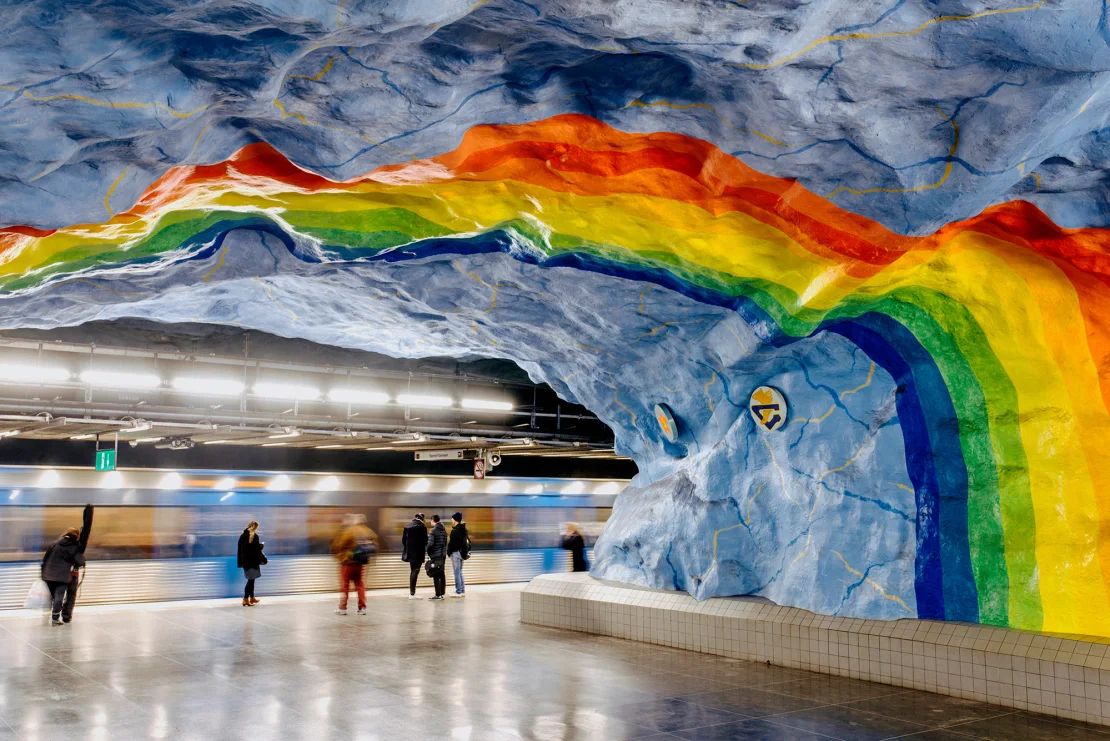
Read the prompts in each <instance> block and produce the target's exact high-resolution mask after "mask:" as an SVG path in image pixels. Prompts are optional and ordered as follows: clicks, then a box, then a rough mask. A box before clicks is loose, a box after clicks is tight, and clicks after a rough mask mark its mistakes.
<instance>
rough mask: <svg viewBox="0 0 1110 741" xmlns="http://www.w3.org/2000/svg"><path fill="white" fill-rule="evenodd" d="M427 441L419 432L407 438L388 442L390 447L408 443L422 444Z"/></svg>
mask: <svg viewBox="0 0 1110 741" xmlns="http://www.w3.org/2000/svg"><path fill="white" fill-rule="evenodd" d="M425 440H427V438H426V437H424V434H423V433H421V432H414V433H412V434H411V435H409V436H408V437H404V438H400V439H398V440H390V442H389V444H390V445H405V444H408V443H422V442H424V441H425Z"/></svg>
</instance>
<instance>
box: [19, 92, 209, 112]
mask: <svg viewBox="0 0 1110 741" xmlns="http://www.w3.org/2000/svg"><path fill="white" fill-rule="evenodd" d="M9 87H10V86H9ZM12 89H17V88H12ZM22 95H23V97H24V98H27V99H28V100H31V101H34V102H35V103H52V102H54V101H56V100H69V101H74V102H76V103H85V104H87V105H92V106H97V107H99V108H111V109H112V110H133V109H143V108H154V109H155V110H159V111H165V112H167V113H169V114H170V115H171V116H173V117H174V118H180V119H186V118H192V117H193V116H195V115H197V114H198V113H201V112H203V111H205V110H207V109H208V104H207V103H206V104H204V105H202V106H200V107H198V108H194V109H193V110H191V111H179V110H176V109H174V108H171V107H169V106H168V105H166V104H164V103H147V102H143V101H113V100H101V99H99V98H92V97H90V96H88V95H79V94H77V93H59V94H57V95H41V96H40V95H35V94H33V93H32V92H31V91H30V90H24V91H23V93H22Z"/></svg>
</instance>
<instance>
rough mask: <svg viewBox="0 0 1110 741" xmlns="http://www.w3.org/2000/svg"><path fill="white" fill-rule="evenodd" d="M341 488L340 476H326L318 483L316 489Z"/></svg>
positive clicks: (333, 489)
mask: <svg viewBox="0 0 1110 741" xmlns="http://www.w3.org/2000/svg"><path fill="white" fill-rule="evenodd" d="M337 489H339V477H338V476H325V477H324V478H322V479H320V483H318V484H316V491H336V490H337Z"/></svg>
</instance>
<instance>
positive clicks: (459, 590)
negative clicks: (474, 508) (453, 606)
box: [447, 512, 470, 597]
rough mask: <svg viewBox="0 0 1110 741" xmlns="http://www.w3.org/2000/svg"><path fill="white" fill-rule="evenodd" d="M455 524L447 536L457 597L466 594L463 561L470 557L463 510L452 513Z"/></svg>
mask: <svg viewBox="0 0 1110 741" xmlns="http://www.w3.org/2000/svg"><path fill="white" fill-rule="evenodd" d="M451 519H452V520H454V523H455V524H454V525H453V526H452V527H451V534H450V536H448V538H447V556H448V558H450V559H451V569H452V570H453V571H454V572H455V594H454V595H453V596H455V597H465V596H466V582H464V581H463V561H465V560H466V559H468V558H470V534H469V533H467V531H466V523H465V522H463V516H462V512H456V513H455V514H453V515H451Z"/></svg>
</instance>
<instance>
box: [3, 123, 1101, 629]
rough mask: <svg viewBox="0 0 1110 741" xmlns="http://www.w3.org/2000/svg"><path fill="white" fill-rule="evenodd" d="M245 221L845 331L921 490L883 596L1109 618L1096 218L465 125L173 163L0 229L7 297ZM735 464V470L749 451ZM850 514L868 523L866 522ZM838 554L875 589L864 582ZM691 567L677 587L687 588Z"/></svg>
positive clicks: (670, 142)
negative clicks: (864, 204) (1062, 222)
mask: <svg viewBox="0 0 1110 741" xmlns="http://www.w3.org/2000/svg"><path fill="white" fill-rule="evenodd" d="M244 229H246V230H262V231H264V232H267V233H272V234H275V235H280V237H281V239H282V240H283V244H284V246H285V247H286V248H287V250H288V251H289V252H290V253H291V254H295V255H296V257H297V258H298V259H299V261H300V262H302V263H303V264H305V265H310V266H311V265H316V266H319V265H333V266H342V267H352V266H373V265H375V264H386V263H389V264H401V265H403V264H405V263H406V262H409V261H411V262H414V263H418V262H421V261H424V260H428V259H433V258H434V257H435V256H444V255H447V256H452V255H474V254H481V253H487V252H498V253H501V254H507V255H509V256H510V257H511V258H512V259H514V260H515V261H518V262H522V263H527V264H531V265H536V266H540V267H542V268H543V269H544V270H555V269H558V268H570V269H573V270H574V271H583V272H586V273H591V274H596V275H599V276H604V277H607V278H610V279H613V280H615V279H617V278H620V279H632V280H634V281H637V282H640V283H644V284H652V285H655V286H658V287H662V288H664V289H666V290H667V291H671V292H675V293H676V294H681V295H682V296H685V297H687V298H688V299H691V300H693V301H694V302H696V303H700V304H704V305H707V306H714V307H719V308H724V309H726V310H727V311H729V312H734V313H735V314H737V315H739V316H740V317H742V318H743V319H744V321H745V322H746V323H747V324H748V325H749V326H751V327H754V328H755V331H756V334H757V336H758V340H759V342H760V343H762V344H763V345H765V346H767V347H787V346H790V345H791V344H792V343H795V342H798V341H801V340H804V339H805V338H814V337H819V336H832V335H835V336H838V337H840V338H843V339H844V340H847V342H848V343H850V344H851V345H853V346H854V347H855V348H858V349H859V350H860V351H862V352H863V353H864V354H865V355H866V357H867V358H869V359H870V360H871V364H870V365H869V366H868V376H867V378H866V381H867V383H871V380H872V379H873V378H874V376H875V374H876V373H885V376H884V377H885V378H887V379H889V384H891V385H893V387H894V390H893V397H894V398H895V404H896V426H897V428H898V430H899V431H900V434H901V439H902V441H903V443H902V451H901V452H902V456H901V459H900V460H899V459H897V457H896V459H894V460H893V462H892V463H891V465H893V467H894V468H895V469H897V470H899V471H904V472H905V475H906V477H907V478H906V485H903V488H906V489H911V490H912V506H913V511H912V512H911V513H910V515H911V518H912V523H911V524H912V533H913V538H914V542H913V544H912V548H911V553H910V557H909V560H910V561H912V595H903V596H898V595H896V594H893V593H891V592H890V591H889V590H888V589H886V588H884V587H883V586H882V585H881V584H878V583H876V584H874V585H873V587H874V589H875V590H877V592H878V593H879V594H880V597H881V598H883V599H884V600H885V601H886V602H889V603H893V604H897V603H901V606H902V607H903V608H905V610H906V612H907V614H906V616H910V615H911V614H912V615H913V616H920V617H927V618H945V619H960V620H973V621H981V622H984V623H990V624H995V625H1009V626H1013V627H1017V628H1023V629H1031V630H1045V631H1053V632H1065V633H1085V634H1095V635H1110V617H1108V615H1110V610H1107V609H1106V608H1107V606H1108V583H1110V582H1108V577H1110V535H1108V534H1107V532H1106V528H1107V526H1108V525H1110V482H1108V481H1107V480H1106V479H1107V474H1106V473H1105V472H1104V469H1103V466H1102V465H1100V463H1101V460H1100V459H1101V458H1102V457H1104V451H1105V450H1106V449H1107V448H1108V444H1110V415H1108V400H1110V395H1108V394H1110V371H1108V370H1107V369H1110V301H1108V299H1107V291H1106V285H1107V276H1108V273H1110V231H1108V230H1106V229H1098V228H1088V229H1063V228H1060V227H1058V226H1056V225H1054V224H1053V223H1052V221H1051V220H1049V219H1048V218H1047V217H1046V216H1045V215H1044V214H1043V213H1042V212H1040V211H1039V210H1038V209H1037V208H1035V207H1034V206H1032V205H1030V204H1028V203H1023V202H1020V201H1015V202H1009V203H1005V204H1001V205H998V206H994V207H991V208H988V209H986V210H985V211H984V212H983V213H982V214H980V215H979V216H977V217H975V218H972V219H967V220H964V221H959V222H955V223H951V224H949V225H947V226H946V227H944V228H943V229H941V230H939V231H937V232H936V233H934V234H931V235H928V236H921V237H911V236H904V235H899V234H896V233H894V232H891V231H890V230H888V229H886V228H885V227H883V226H882V225H880V224H878V223H876V222H874V221H872V220H870V219H867V218H865V217H862V216H860V215H857V214H852V213H850V212H847V211H845V210H843V209H841V208H839V207H837V206H835V205H833V204H832V203H831V202H830V201H829V200H827V199H825V198H822V197H820V196H817V195H815V194H813V193H812V192H810V191H808V190H807V189H805V188H804V187H802V186H800V185H799V184H798V183H796V182H793V181H790V180H784V179H780V178H775V177H771V176H768V175H764V174H761V173H759V172H757V171H755V170H753V169H752V168H750V167H748V166H746V165H745V164H743V163H742V162H740V161H739V160H737V159H736V158H734V157H732V156H730V155H728V154H725V153H723V152H721V151H720V150H719V149H717V148H715V147H714V146H712V145H711V144H709V143H707V142H705V141H702V140H698V139H694V138H691V137H687V136H683V135H678V134H669V133H656V134H633V133H626V132H621V131H618V130H616V129H614V128H612V127H610V126H608V125H606V124H604V123H601V122H599V121H597V120H596V119H594V118H591V117H588V116H583V115H561V116H556V117H553V118H549V119H546V120H542V121H537V122H533V123H529V124H523V125H504V126H476V127H474V128H472V129H470V130H469V131H468V132H467V133H466V134H465V136H463V138H462V141H461V143H460V145H459V146H458V147H457V148H456V149H454V150H453V151H451V152H449V153H446V154H443V155H440V156H436V157H431V158H428V159H422V160H415V161H411V162H407V163H404V164H398V165H391V166H385V167H381V168H378V169H376V170H373V171H372V172H370V173H368V174H366V175H365V176H363V177H359V178H355V179H351V180H346V181H341V182H335V181H331V180H328V179H326V178H324V177H321V176H318V175H315V174H312V173H309V172H307V171H305V170H303V169H300V168H298V167H296V166H294V165H292V164H291V163H290V162H289V161H288V160H287V159H285V158H284V157H283V156H282V155H281V154H280V153H278V152H277V151H275V150H274V149H273V148H271V147H269V146H267V145H264V144H256V145H251V146H247V147H244V148H243V149H241V150H240V151H239V152H237V153H236V154H235V156H233V157H232V158H230V159H229V160H227V161H224V162H220V163H218V164H213V165H205V166H188V167H175V168H173V169H171V170H169V171H168V172H167V173H166V174H164V175H163V176H162V177H160V178H159V179H158V180H156V181H155V182H154V184H153V185H151V186H150V188H149V189H148V190H147V192H146V193H145V194H144V195H143V196H142V197H141V198H140V199H139V200H138V202H137V203H136V204H135V205H134V206H133V207H132V208H130V209H128V210H126V211H124V212H122V213H119V214H117V215H115V216H113V217H112V218H111V219H110V220H108V221H107V222H105V223H100V224H81V225H75V226H71V227H66V228H62V229H57V230H40V229H32V228H20V227H14V228H8V229H4V230H3V231H0V249H2V252H0V287H2V289H3V292H4V303H6V304H7V306H8V310H9V316H11V313H10V312H11V311H12V310H16V307H19V306H21V305H22V304H20V301H26V300H27V298H28V297H30V296H34V295H37V294H39V293H43V292H46V293H49V292H55V293H57V292H64V291H66V290H67V289H66V286H69V285H73V284H75V283H76V282H80V281H89V280H91V279H101V278H103V277H105V276H108V277H109V278H110V277H111V276H113V275H116V274H119V273H120V272H121V271H122V272H128V271H131V272H141V273H146V274H151V273H157V272H159V271H172V270H174V269H175V266H178V265H182V264H186V263H189V262H202V263H204V269H203V271H201V272H200V273H198V274H197V275H199V276H200V278H199V283H201V284H203V283H211V284H219V283H220V282H221V281H223V280H225V279H226V280H231V279H232V278H234V277H235V276H225V275H223V274H222V271H223V269H224V267H223V266H224V265H225V263H229V262H232V261H233V259H232V255H231V252H232V250H233V246H232V245H230V244H226V243H225V242H224V240H223V239H222V237H224V236H226V235H228V234H231V233H234V232H236V231H237V230H244ZM492 235H499V236H498V237H497V238H496V239H495V238H493V236H492ZM24 316H26V315H25V314H24ZM8 323H9V324H10V323H12V322H8ZM661 324H662V325H664V326H665V325H666V321H665V317H663V321H662V322H661ZM710 378H711V381H710V382H712V376H711V377H710ZM730 380H731V382H732V383H733V384H734V385H735V384H737V383H740V382H741V379H740V377H738V375H737V374H734V375H733V376H732V377H731V379H730ZM722 382H723V381H722ZM584 383H585V382H583V381H579V382H577V387H581V386H582V385H583V384H584ZM599 383H602V382H601V381H599ZM748 385H751V386H753V387H754V386H755V385H759V384H758V383H756V384H751V383H749V384H748ZM575 388H576V386H575V385H574V384H572V388H571V390H572V392H574V390H575ZM707 389H708V387H707ZM639 391H642V390H639ZM698 391H701V389H698ZM706 394H707V395H708V394H709V391H708V390H707V391H706ZM578 395H579V396H581V395H582V394H581V393H579V394H578ZM729 398H731V399H732V400H733V401H734V402H735V403H733V404H732V407H733V411H732V412H731V418H730V419H731V422H730V424H733V425H739V424H745V422H744V419H745V418H746V413H745V411H744V409H743V408H742V406H741V403H742V400H741V401H740V402H737V401H736V398H737V396H736V394H733V393H732V392H730V391H728V390H727V389H724V390H722V391H721V392H719V394H718V396H717V399H718V401H719V400H720V399H729ZM614 399H615V400H616V401H617V402H618V403H617V405H613V404H609V405H606V404H604V403H600V404H599V405H600V406H602V407H606V408H604V409H603V412H604V415H605V416H607V417H608V418H610V419H614V420H615V419H617V418H618V417H622V416H624V412H622V411H621V410H620V409H618V406H622V404H621V403H620V400H619V399H616V397H614ZM623 406H625V407H626V409H627V404H623ZM693 416H694V415H692V414H685V415H683V416H682V418H683V419H684V420H685V424H686V425H687V426H688V427H690V428H691V429H689V430H688V434H690V435H691V436H692V437H693V438H695V439H697V438H699V436H702V437H704V436H703V435H702V432H701V431H700V427H708V426H709V425H708V423H706V425H700V426H699V424H697V423H692V422H691V418H692V417H693ZM633 419H634V421H632V422H629V421H617V422H616V424H617V426H618V428H619V429H620V430H621V431H622V432H623V437H624V438H625V439H623V440H622V444H624V445H626V446H627V447H628V448H629V449H631V450H636V451H637V452H639V453H641V456H644V457H661V458H664V459H666V460H668V461H671V460H672V459H673V461H672V462H665V463H661V464H659V466H657V467H656V468H654V469H653V468H652V466H651V465H646V466H644V468H645V476H646V477H647V479H656V480H665V479H666V477H667V476H669V475H672V474H673V473H674V471H675V470H676V467H681V466H688V465H692V463H691V462H692V461H693V460H695V459H697V458H698V457H699V456H705V455H709V454H710V453H709V452H706V450H711V449H712V440H709V439H708V438H706V439H701V444H700V446H699V448H698V453H697V454H696V455H687V457H685V458H683V457H682V455H686V454H687V453H688V452H689V451H686V452H684V453H683V454H680V455H679V456H678V457H674V456H670V457H668V456H660V455H658V454H654V453H652V454H650V455H649V454H648V452H647V451H648V450H649V449H651V446H653V445H655V443H657V442H658V433H657V431H655V430H653V429H652V425H653V421H652V417H651V414H650V413H641V414H639V415H633ZM810 421H812V420H810ZM747 424H749V426H751V425H750V421H749V422H747ZM790 424H791V425H794V426H795V427H798V426H803V427H804V426H805V425H806V421H801V422H799V421H791V423H790ZM788 429H789V426H788ZM747 434H755V435H758V434H760V433H758V431H756V432H755V433H752V432H751V431H749V432H748V433H747ZM809 434H810V435H820V434H825V433H823V432H822V431H820V430H817V431H814V432H810V433H809ZM631 438H637V439H640V440H641V442H635V443H634V442H632V441H631ZM753 439H755V438H753ZM753 444H754V443H753ZM703 449H705V450H703ZM672 452H673V451H672ZM638 457H640V456H638ZM645 463H647V461H646V460H644V461H642V465H644V464H645ZM827 463H828V464H829V466H833V465H836V464H838V463H840V461H836V460H830V461H827ZM851 465H852V461H851V460H849V461H847V462H846V463H844V466H845V467H848V466H851ZM884 465H885V464H884ZM730 475H731V484H732V485H733V486H734V492H737V493H738V492H740V491H742V490H743V488H744V477H745V472H744V471H735V472H733V473H732V474H730ZM858 475H859V476H860V477H874V476H883V475H885V474H884V472H883V471H881V470H870V471H861V472H860V473H859V474H858ZM712 478H713V477H712V476H711V477H710V479H712ZM641 483H647V482H646V481H645V482H641ZM787 494H788V493H787V492H780V496H786V495H787ZM634 496H636V494H635V492H633V493H630V494H625V495H623V498H625V499H629V498H631V497H634ZM707 501H708V500H707ZM707 506H708V505H707ZM620 516H621V511H620V508H619V507H618V511H617V513H616V515H615V518H614V519H615V520H618V525H617V526H615V527H614V528H611V529H613V530H614V533H607V535H606V538H609V541H606V540H605V539H603V541H602V542H601V543H599V546H598V553H599V558H600V563H599V568H601V569H602V570H604V569H605V568H607V567H606V564H607V563H610V562H611V561H612V560H613V558H614V557H613V556H612V554H610V555H608V556H607V555H606V554H607V550H606V549H607V548H610V549H614V551H613V552H616V551H619V550H620V549H621V547H622V546H621V544H620V542H619V538H620V525H619V519H620ZM740 517H741V524H743V521H744V519H745V518H744V516H743V515H741V516H740ZM855 524H856V525H857V526H858V527H860V528H863V532H859V533H856V535H857V537H860V536H862V537H870V533H868V532H867V528H868V527H869V523H868V521H867V519H866V518H864V519H863V520H862V521H859V522H857V523H855ZM724 529H727V528H724ZM718 530H719V529H718ZM675 537H678V536H675ZM690 537H691V538H692V539H695V540H699V543H700V545H699V547H698V548H696V549H695V550H696V551H698V552H700V553H701V554H702V555H701V556H700V557H701V558H702V560H703V561H704V560H706V559H707V558H708V547H707V543H708V541H707V540H706V538H709V537H712V539H713V557H714V558H717V559H719V557H720V556H719V554H718V553H716V551H717V549H718V548H719V547H722V546H721V540H722V538H724V539H727V538H728V537H729V536H728V535H726V534H723V533H721V532H717V533H711V532H704V531H702V532H700V533H698V534H696V535H691V536H690ZM837 553H838V554H839V558H840V560H842V561H844V564H845V566H847V567H848V569H849V571H857V572H860V577H861V578H860V580H859V583H860V584H861V585H863V588H864V589H865V590H866V589H869V588H870V587H869V581H868V579H871V577H867V576H864V574H863V573H862V571H861V570H860V569H859V567H858V566H851V565H850V563H851V558H850V554H845V553H843V552H840V551H838V552H837ZM823 555H824V556H828V554H823ZM613 568H614V570H615V571H620V569H616V567H613ZM692 572H693V569H687V570H685V571H684V574H685V576H684V577H683V578H680V579H678V580H676V581H675V585H676V586H679V587H682V588H689V589H691V590H692V591H695V590H694V588H693V586H694V585H693V584H692V582H690V581H689V574H690V573H692ZM622 573H623V572H622ZM676 573H677V572H676ZM625 577H626V578H627V574H625ZM672 577H673V575H672ZM646 581H647V582H650V581H651V580H650V579H647V580H646ZM830 588H832V587H830ZM763 593H766V591H764V592H763ZM703 596H704V595H703ZM909 596H912V599H909V598H908V597H909ZM911 604H912V605H913V607H912V609H911V607H910V605H911ZM803 606H806V605H805V604H803ZM853 613H855V614H859V611H853V610H851V609H848V610H846V611H845V614H853ZM867 613H868V611H866V610H865V611H863V614H867ZM897 614H898V613H897V612H896V613H894V615H897Z"/></svg>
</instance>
